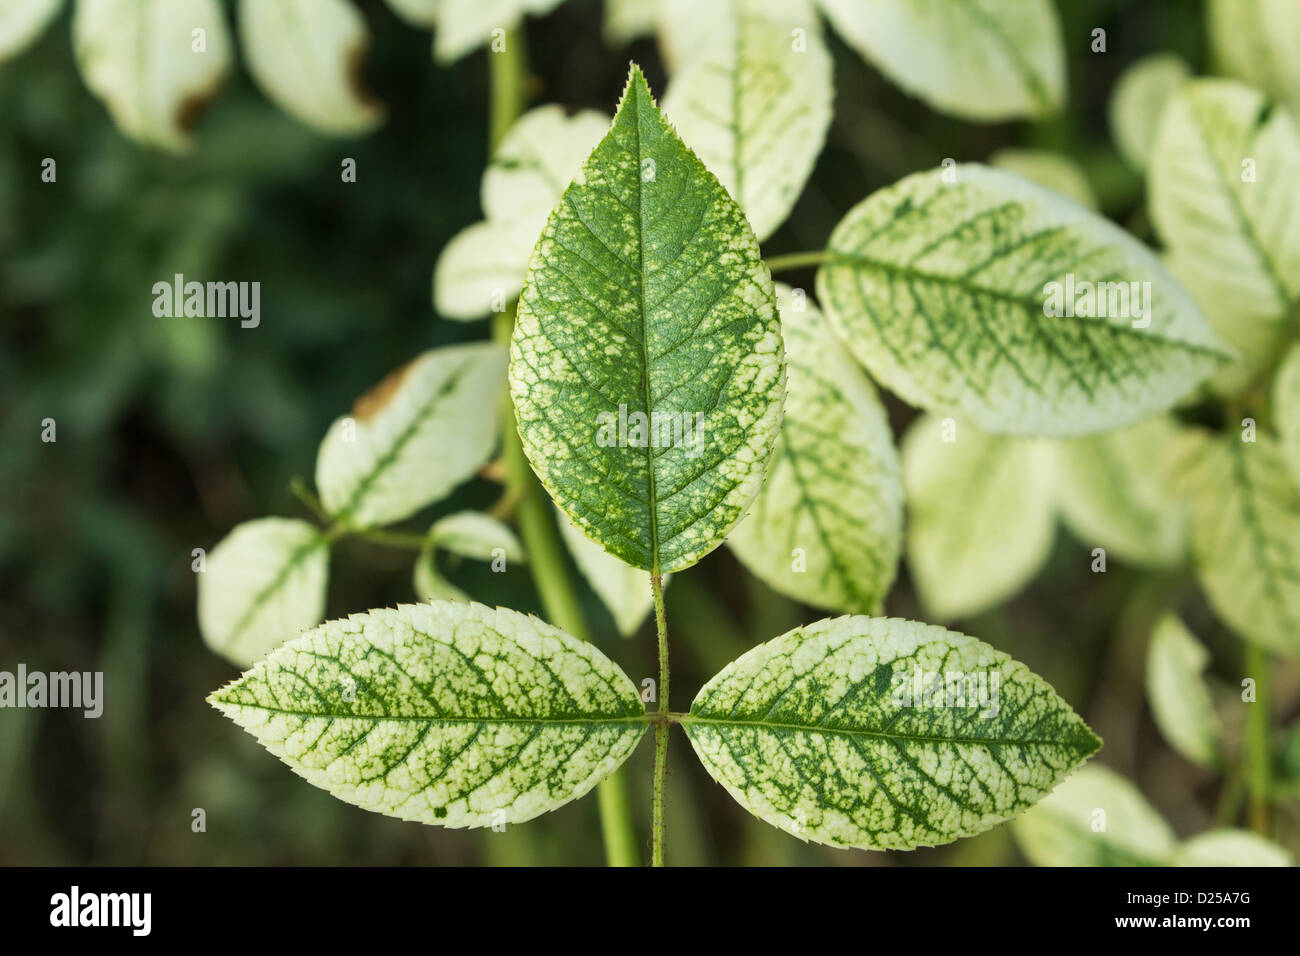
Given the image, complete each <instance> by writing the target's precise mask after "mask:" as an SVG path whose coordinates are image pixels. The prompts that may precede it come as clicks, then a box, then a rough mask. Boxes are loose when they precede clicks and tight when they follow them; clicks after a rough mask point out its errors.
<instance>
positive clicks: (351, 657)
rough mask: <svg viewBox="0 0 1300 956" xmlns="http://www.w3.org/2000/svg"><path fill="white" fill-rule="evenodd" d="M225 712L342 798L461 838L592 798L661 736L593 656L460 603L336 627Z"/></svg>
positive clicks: (282, 658)
mask: <svg viewBox="0 0 1300 956" xmlns="http://www.w3.org/2000/svg"><path fill="white" fill-rule="evenodd" d="M209 701H210V702H211V703H212V704H213V705H214V706H215V707H216V708H217V709H218V710H220V711H221V712H222V713H224V714H225V715H226V716H227V717H229V718H230V719H231V720H233V721H235V723H237V724H239V725H240V726H241V727H243V728H244V729H245V730H247V731H248V732H249V733H250V734H252V735H253V736H254V737H256V738H257V740H258V742H259V743H261V744H262V746H264V747H266V749H267V750H269V751H271V753H273V754H275V755H276V756H277V757H279V758H280V759H281V760H283V761H284V762H285V763H286V764H288V765H289V767H290V768H291V769H292V770H293V771H294V772H295V773H297V774H299V775H300V776H302V777H304V778H306V779H307V780H308V781H309V782H311V783H312V784H314V785H316V786H318V787H321V788H322V789H324V790H327V791H329V792H330V793H331V794H333V795H334V796H336V797H338V798H339V799H341V800H344V801H346V802H348V803H352V804H355V805H357V806H359V807H362V808H364V809H366V810H372V811H375V812H378V813H383V814H386V815H388V816H394V817H399V818H401V819H403V820H415V821H419V822H421V823H429V824H439V825H442V826H446V827H481V826H489V825H492V824H500V823H519V822H522V821H525V820H530V819H532V818H533V817H535V816H538V815H539V814H541V813H544V812H546V811H548V810H552V809H554V808H556V807H558V806H561V805H563V804H565V803H568V802H569V801H570V800H574V799H576V798H578V797H580V796H582V795H583V794H584V793H586V792H587V791H589V790H590V789H591V788H592V787H594V786H595V785H596V784H597V783H598V782H599V781H600V780H601V779H603V778H604V777H606V776H608V775H609V774H610V773H612V772H613V771H614V770H615V769H617V767H618V766H619V765H620V764H621V763H622V762H623V761H624V760H625V759H626V758H627V756H628V754H630V753H631V752H632V750H633V748H634V747H635V746H636V743H637V741H638V740H639V739H640V738H641V734H642V733H643V731H644V730H645V726H646V723H645V708H644V705H643V704H642V703H641V699H640V697H639V696H638V694H637V691H636V688H635V687H634V686H633V685H632V682H631V681H630V680H629V679H628V678H627V676H626V675H625V674H624V673H623V672H622V671H621V670H619V668H618V667H617V666H616V665H615V664H613V663H612V662H610V661H609V660H608V659H607V658H606V657H605V656H604V655H603V654H601V653H600V652H599V651H598V650H596V649H595V648H594V647H593V646H592V645H590V644H587V643H584V642H583V641H580V640H578V639H577V638H574V637H571V636H570V635H568V634H565V633H564V632H563V631H560V630H558V629H557V628H554V627H551V626H550V625H548V624H545V623H544V622H542V621H539V620H538V619H536V618H534V617H530V616H527V615H523V614H519V613H517V612H515V611H509V610H505V609H501V608H498V609H496V610H493V609H491V608H487V607H484V606H483V605H481V604H466V603H453V602H446V601H437V602H434V603H432V604H422V605H402V606H399V607H397V608H396V609H383V610H377V611H371V612H369V613H366V614H356V615H353V616H351V617H349V618H347V619H346V620H339V621H331V622H329V623H327V624H323V625H321V626H320V627H319V628H317V629H315V630H314V631H311V632H310V633H308V634H305V635H303V636H302V637H301V638H299V639H297V640H295V641H292V642H291V643H289V644H288V645H286V646H284V647H282V648H280V649H279V650H277V651H275V652H274V653H273V654H271V656H270V657H268V658H267V659H266V660H264V661H262V662H259V663H258V664H257V665H255V666H254V667H253V669H252V670H250V671H248V672H247V673H246V674H244V675H243V676H242V677H240V678H239V679H238V680H236V681H234V682H233V683H231V684H229V685H227V686H226V687H224V688H222V689H221V690H219V691H217V692H216V693H214V694H213V695H212V696H211V697H210V698H209Z"/></svg>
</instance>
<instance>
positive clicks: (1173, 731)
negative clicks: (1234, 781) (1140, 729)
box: [1146, 614, 1223, 767]
mask: <svg viewBox="0 0 1300 956" xmlns="http://www.w3.org/2000/svg"><path fill="white" fill-rule="evenodd" d="M1209 661H1210V655H1209V652H1208V651H1206V649H1205V647H1204V646H1203V645H1202V644H1201V643H1200V641H1198V640H1197V639H1196V638H1195V637H1193V636H1192V633H1191V632H1190V631H1189V630H1187V627H1186V626H1185V625H1184V624H1183V622H1182V621H1180V620H1179V619H1178V618H1177V617H1176V616H1175V615H1173V614H1166V615H1165V616H1163V617H1162V618H1160V620H1158V621H1157V622H1156V625H1155V628H1154V629H1153V630H1152V632H1151V644H1150V646H1149V647H1148V648H1147V676H1146V682H1147V700H1148V701H1150V703H1151V716H1152V717H1153V718H1154V719H1155V722H1156V726H1157V727H1159V728H1160V732H1161V733H1162V734H1164V736H1165V739H1166V740H1168V741H1169V743H1170V744H1171V745H1172V746H1173V748H1174V749H1175V750H1177V751H1178V752H1179V753H1180V754H1182V755H1183V756H1184V757H1186V758H1187V759H1188V760H1190V761H1192V762H1193V763H1197V764H1200V765H1201V766H1203V767H1213V766H1216V765H1217V764H1218V762H1219V757H1220V753H1219V740H1220V735H1221V733H1222V729H1223V728H1222V726H1221V725H1220V723H1219V718H1218V715H1217V714H1216V713H1215V712H1214V704H1213V702H1212V701H1211V699H1210V690H1209V688H1208V687H1207V686H1206V684H1205V674H1204V672H1205V667H1206V665H1207V664H1208V663H1209Z"/></svg>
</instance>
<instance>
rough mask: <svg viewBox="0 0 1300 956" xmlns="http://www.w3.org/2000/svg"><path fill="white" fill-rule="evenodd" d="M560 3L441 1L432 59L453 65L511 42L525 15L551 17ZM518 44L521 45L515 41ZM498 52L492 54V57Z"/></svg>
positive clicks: (533, 0) (556, 0)
mask: <svg viewBox="0 0 1300 956" xmlns="http://www.w3.org/2000/svg"><path fill="white" fill-rule="evenodd" d="M560 3H561V0H442V5H441V6H440V7H439V10H438V33H437V35H436V36H435V37H434V44H433V55H434V56H435V57H436V58H437V60H438V62H439V63H454V62H455V61H456V60H459V59H460V58H461V57H462V56H464V55H465V54H466V53H470V52H472V51H473V50H477V49H478V48H479V47H481V46H490V44H492V43H493V42H497V43H504V42H508V37H509V32H510V31H511V30H513V29H514V28H515V27H517V26H519V24H520V23H522V22H523V19H524V14H532V15H534V16H538V15H541V14H545V13H550V12H551V11H552V10H554V9H555V8H556V7H558V6H559V5H560ZM516 42H518V41H516ZM495 52H498V51H497V49H496V48H492V49H490V50H489V54H488V55H489V56H490V55H492V54H493V53H495Z"/></svg>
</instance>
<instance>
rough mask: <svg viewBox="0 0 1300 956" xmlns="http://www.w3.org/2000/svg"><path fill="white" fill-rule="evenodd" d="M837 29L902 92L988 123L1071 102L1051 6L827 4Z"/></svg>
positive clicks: (902, 0)
mask: <svg viewBox="0 0 1300 956" xmlns="http://www.w3.org/2000/svg"><path fill="white" fill-rule="evenodd" d="M820 3H821V7H822V9H823V10H824V11H826V16H827V17H828V18H829V19H830V21H831V23H832V24H833V25H834V26H835V29H836V30H837V31H839V33H840V35H841V36H842V37H844V39H845V41H846V42H847V43H848V44H849V45H850V46H851V47H853V48H854V49H855V50H857V51H858V53H859V54H861V55H862V56H863V57H864V58H865V59H867V60H868V61H870V62H871V63H873V64H875V65H876V66H877V67H879V68H880V71H881V72H882V73H884V74H885V76H887V77H888V78H889V79H891V80H893V81H894V82H895V83H897V84H898V85H899V86H900V87H902V89H903V90H905V91H906V92H908V93H911V94H912V95H913V96H918V97H920V98H921V99H923V100H925V101H926V102H927V103H929V104H930V105H931V106H933V107H934V108H935V109H937V110H940V111H942V112H945V113H951V114H952V115H954V116H960V117H963V118H965V119H970V120H977V121H981V122H994V121H997V120H1005V119H1013V118H1016V117H1031V118H1032V117H1042V116H1048V115H1050V114H1052V113H1055V112H1056V111H1057V110H1059V109H1060V108H1061V105H1062V103H1064V102H1065V55H1064V51H1063V50H1062V48H1061V25H1060V23H1059V22H1058V21H1057V18H1056V11H1055V9H1054V8H1053V5H1052V3H1051V0H893V2H890V0H820Z"/></svg>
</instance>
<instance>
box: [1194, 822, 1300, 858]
mask: <svg viewBox="0 0 1300 956" xmlns="http://www.w3.org/2000/svg"><path fill="white" fill-rule="evenodd" d="M1173 864H1174V865H1175V866H1294V865H1295V863H1294V861H1293V860H1292V858H1291V854H1290V853H1288V852H1287V851H1286V850H1285V849H1284V848H1283V847H1281V846H1278V844H1276V843H1274V842H1273V841H1272V840H1269V839H1267V838H1266V837H1262V836H1260V835H1259V834H1258V833H1251V832H1250V831H1249V830H1211V831H1210V832H1208V833H1202V834H1199V835H1198V836H1194V837H1192V838H1191V839H1190V840H1187V841H1186V842H1185V843H1183V845H1182V846H1180V847H1179V848H1178V851H1177V852H1176V853H1175V854H1174V858H1173Z"/></svg>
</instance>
